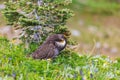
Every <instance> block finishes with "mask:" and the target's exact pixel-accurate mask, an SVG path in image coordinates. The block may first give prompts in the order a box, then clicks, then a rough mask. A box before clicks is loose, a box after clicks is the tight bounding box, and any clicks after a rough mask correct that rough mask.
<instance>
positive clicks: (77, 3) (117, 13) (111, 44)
mask: <svg viewBox="0 0 120 80" xmlns="http://www.w3.org/2000/svg"><path fill="white" fill-rule="evenodd" d="M5 1H7V0H0V10H2V9H3V8H4V7H5V6H4V4H3V2H5ZM72 1H73V3H72V4H71V5H69V6H67V8H69V9H72V10H73V11H74V16H73V17H72V18H70V19H69V20H68V22H67V26H68V28H69V30H70V31H71V33H72V36H71V37H72V39H73V40H75V41H76V42H77V45H75V46H72V49H74V50H76V51H78V52H79V53H85V54H87V53H88V54H90V53H91V54H94V55H96V54H102V55H105V56H110V57H112V58H116V57H120V0H72ZM18 33H19V31H15V30H14V29H13V28H12V27H11V26H8V25H6V21H5V19H4V17H3V15H2V12H1V11H0V36H5V37H7V38H8V39H10V40H11V39H12V38H13V37H15V36H17V35H18Z"/></svg>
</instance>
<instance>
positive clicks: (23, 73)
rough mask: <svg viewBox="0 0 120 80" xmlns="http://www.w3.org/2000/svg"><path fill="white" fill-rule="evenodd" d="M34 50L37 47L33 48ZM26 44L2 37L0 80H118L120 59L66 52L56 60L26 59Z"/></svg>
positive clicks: (0, 45) (119, 77) (0, 46)
mask: <svg viewBox="0 0 120 80" xmlns="http://www.w3.org/2000/svg"><path fill="white" fill-rule="evenodd" d="M34 49H35V48H34ZM28 52H31V51H30V50H28V51H25V49H24V46H23V45H13V44H12V43H11V42H9V41H8V40H7V39H4V38H0V79H4V80H14V79H16V80H43V79H44V80H119V79H120V60H118V61H112V60H110V59H109V58H107V57H102V56H99V55H97V56H89V55H79V54H77V53H76V52H73V51H71V50H67V49H66V50H64V51H62V52H61V55H59V56H58V57H57V58H56V59H54V60H34V59H32V58H31V57H26V55H27V53H28Z"/></svg>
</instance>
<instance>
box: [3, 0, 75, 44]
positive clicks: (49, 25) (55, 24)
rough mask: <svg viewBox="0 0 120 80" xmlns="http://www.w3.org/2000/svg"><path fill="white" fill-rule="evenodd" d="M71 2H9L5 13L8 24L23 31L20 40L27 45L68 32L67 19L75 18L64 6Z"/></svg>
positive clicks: (25, 0) (60, 0)
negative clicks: (51, 35)
mask: <svg viewBox="0 0 120 80" xmlns="http://www.w3.org/2000/svg"><path fill="white" fill-rule="evenodd" d="M69 3H71V0H17V1H13V0H9V1H8V2H6V3H5V5H6V8H5V9H4V11H3V13H4V16H5V17H6V19H7V21H8V24H9V25H13V26H14V27H16V29H22V33H21V34H20V36H19V38H20V39H21V40H22V41H23V42H26V43H32V42H37V43H39V42H42V41H43V39H45V37H46V36H48V34H51V33H64V32H68V33H69V31H68V29H67V27H66V26H65V24H66V21H67V19H69V18H70V17H71V16H73V13H72V11H71V10H69V9H67V8H63V6H66V5H68V4H69Z"/></svg>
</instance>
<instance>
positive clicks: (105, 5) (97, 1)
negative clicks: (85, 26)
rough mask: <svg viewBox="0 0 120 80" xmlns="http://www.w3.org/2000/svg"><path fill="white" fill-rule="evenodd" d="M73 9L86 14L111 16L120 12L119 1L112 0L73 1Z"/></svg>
mask: <svg viewBox="0 0 120 80" xmlns="http://www.w3.org/2000/svg"><path fill="white" fill-rule="evenodd" d="M71 8H72V9H73V10H74V11H79V12H84V13H85V12H87V13H93V14H106V15H108V14H109V15H111V14H116V13H118V12H119V11H118V10H119V9H120V5H119V3H118V2H117V1H110V0H109V1H108V0H85V1H83V0H73V3H72V4H71Z"/></svg>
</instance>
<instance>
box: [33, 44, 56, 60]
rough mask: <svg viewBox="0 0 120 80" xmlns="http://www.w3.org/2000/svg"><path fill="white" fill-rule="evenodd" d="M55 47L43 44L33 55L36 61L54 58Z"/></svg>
mask: <svg viewBox="0 0 120 80" xmlns="http://www.w3.org/2000/svg"><path fill="white" fill-rule="evenodd" d="M54 53H55V46H54V44H52V43H50V44H43V45H42V46H41V47H40V48H38V50H36V51H35V52H34V53H33V54H32V55H33V58H35V59H47V58H51V57H52V56H54Z"/></svg>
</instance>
